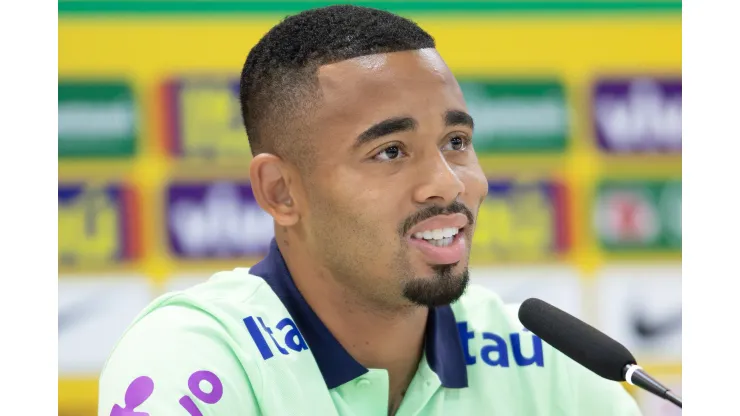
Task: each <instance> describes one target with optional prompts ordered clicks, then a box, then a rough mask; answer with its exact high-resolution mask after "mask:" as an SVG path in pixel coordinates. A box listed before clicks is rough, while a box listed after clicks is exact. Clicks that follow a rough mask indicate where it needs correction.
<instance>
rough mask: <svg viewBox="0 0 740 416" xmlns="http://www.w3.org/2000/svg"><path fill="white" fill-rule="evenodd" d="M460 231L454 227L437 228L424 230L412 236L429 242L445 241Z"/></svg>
mask: <svg viewBox="0 0 740 416" xmlns="http://www.w3.org/2000/svg"><path fill="white" fill-rule="evenodd" d="M459 231H460V230H459V229H457V228H455V227H449V228H438V229H436V230H426V231H423V232H418V233H415V234H414V238H419V239H421V238H423V239H424V240H430V241H442V240H445V239H452V237H454V236H455V235H457V233H458V232H459Z"/></svg>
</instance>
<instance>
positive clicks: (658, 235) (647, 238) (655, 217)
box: [594, 181, 682, 251]
mask: <svg viewBox="0 0 740 416" xmlns="http://www.w3.org/2000/svg"><path fill="white" fill-rule="evenodd" d="M681 195H682V189H681V182H680V181H639V182H638V181H606V182H603V183H602V184H601V185H600V186H599V188H598V191H597V196H596V202H595V205H594V222H595V229H596V233H597V236H598V239H599V242H600V244H601V246H602V247H603V248H604V249H606V250H609V251H615V250H641V251H652V250H680V249H681V241H682V237H681Z"/></svg>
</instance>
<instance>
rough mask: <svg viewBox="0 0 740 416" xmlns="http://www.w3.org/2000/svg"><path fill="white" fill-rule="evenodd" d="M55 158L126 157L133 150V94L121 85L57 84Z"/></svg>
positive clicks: (102, 83) (104, 83)
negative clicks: (57, 131)
mask: <svg viewBox="0 0 740 416" xmlns="http://www.w3.org/2000/svg"><path fill="white" fill-rule="evenodd" d="M58 111H59V114H58V115H59V157H60V158H65V157H85V156H92V157H126V156H131V155H133V153H134V150H135V147H136V133H137V119H136V111H137V109H136V106H135V104H134V97H133V92H132V91H131V89H130V87H129V86H128V85H126V84H125V83H123V82H83V81H65V80H60V81H59V110H58Z"/></svg>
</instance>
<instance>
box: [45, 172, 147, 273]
mask: <svg viewBox="0 0 740 416" xmlns="http://www.w3.org/2000/svg"><path fill="white" fill-rule="evenodd" d="M137 219H138V205H137V201H136V195H135V193H134V191H133V190H132V189H131V188H130V187H129V186H128V185H126V184H120V183H118V184H110V185H107V186H102V185H101V186H98V185H84V184H59V264H60V265H64V266H86V265H101V264H111V263H119V262H123V261H128V260H132V259H135V258H136V257H137V255H138V227H139V224H138V221H137Z"/></svg>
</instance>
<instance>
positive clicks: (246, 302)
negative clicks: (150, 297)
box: [144, 268, 282, 317]
mask: <svg viewBox="0 0 740 416" xmlns="http://www.w3.org/2000/svg"><path fill="white" fill-rule="evenodd" d="M170 305H178V306H188V307H191V308H195V309H200V310H203V311H204V312H208V313H209V314H211V315H214V316H217V317H218V316H221V315H235V316H241V315H245V314H249V313H252V312H256V311H259V312H262V313H264V312H266V311H269V310H270V309H272V308H281V307H282V303H281V302H280V300H279V299H278V298H277V296H276V295H275V293H274V292H273V291H272V289H271V288H270V286H269V285H268V284H267V283H266V282H265V280H264V279H263V278H261V277H259V276H255V275H253V274H251V273H250V272H249V269H248V268H237V269H234V270H229V271H222V272H218V273H215V274H213V275H212V276H211V277H210V278H209V279H208V280H206V281H204V282H202V283H199V284H196V285H193V286H191V287H188V288H186V289H183V290H177V291H172V292H169V293H166V294H164V295H162V296H160V297H159V298H157V299H156V300H155V301H154V302H152V303H151V304H150V305H149V306H148V307H147V308H146V309H145V311H144V314H148V313H152V312H154V311H156V310H159V309H162V308H164V307H166V306H170Z"/></svg>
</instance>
